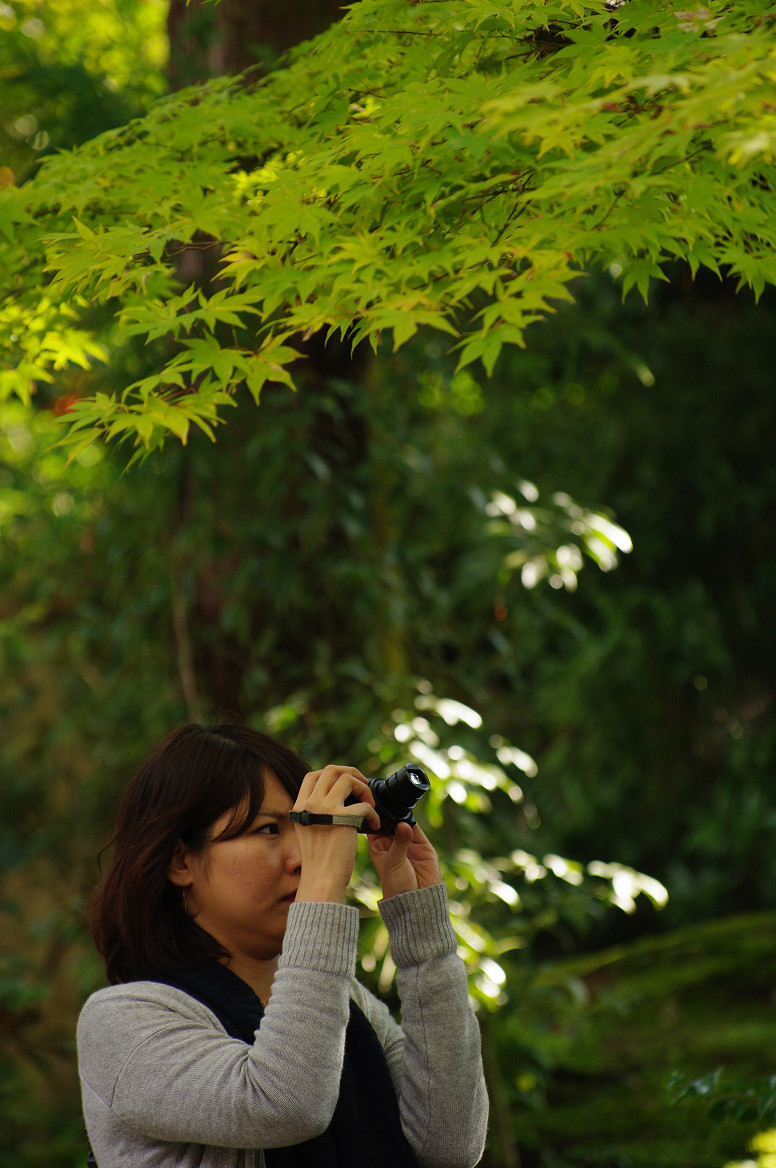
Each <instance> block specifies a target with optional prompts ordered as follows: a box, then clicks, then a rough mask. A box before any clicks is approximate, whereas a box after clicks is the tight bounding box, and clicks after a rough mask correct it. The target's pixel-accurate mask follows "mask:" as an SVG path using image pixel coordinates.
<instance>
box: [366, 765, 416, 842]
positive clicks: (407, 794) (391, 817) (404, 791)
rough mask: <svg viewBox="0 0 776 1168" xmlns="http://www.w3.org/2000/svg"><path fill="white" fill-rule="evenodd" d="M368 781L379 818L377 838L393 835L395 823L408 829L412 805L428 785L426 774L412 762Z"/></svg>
mask: <svg viewBox="0 0 776 1168" xmlns="http://www.w3.org/2000/svg"><path fill="white" fill-rule="evenodd" d="M368 782H369V789H370V791H371V792H372V795H373V796H374V801H375V810H376V811H377V814H378V815H379V816H380V832H379V834H380V835H393V834H394V832H395V831H396V826H397V824H399V823H408V824H409V825H410V827H412V825H413V824H414V823H415V816H414V815H413V814H412V812H413V809H414V807H415V804H416V803H417V802H418V800H419V799H421V798H422V797H423V795H425V793H426V791H428V789H429V788H430V786H431V783H430V781H429V778H428V775H427V774H426V772H425V771H424V770H422V769H421V767H419V766H416V765H415V763H413V762H409V763H407V764H406V765H405V766H403V767H401V768H400V769H399V770H398V771H394V773H393V774H391V775H386V777H385V778H384V779H369V780H368Z"/></svg>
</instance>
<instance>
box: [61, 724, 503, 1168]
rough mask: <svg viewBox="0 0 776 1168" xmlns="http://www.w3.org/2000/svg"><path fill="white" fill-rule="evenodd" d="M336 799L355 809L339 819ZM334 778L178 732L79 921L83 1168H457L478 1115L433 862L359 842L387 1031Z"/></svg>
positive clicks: (361, 790)
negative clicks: (375, 929) (393, 1000)
mask: <svg viewBox="0 0 776 1168" xmlns="http://www.w3.org/2000/svg"><path fill="white" fill-rule="evenodd" d="M352 797H354V798H355V802H351V803H348V804H347V805H346V800H348V799H351V798H352ZM292 810H294V811H297V812H300V811H305V810H306V811H309V812H313V813H315V814H322V815H343V814H344V815H348V816H353V817H364V818H366V819H367V820H368V822H369V825H370V826H372V827H377V826H379V816H378V815H377V812H376V811H375V808H374V799H373V796H372V793H371V791H370V789H369V787H368V785H367V783H366V781H365V780H364V778H363V776H362V775H361V774H360V773H359V772H358V771H357V770H356V769H355V768H353V767H345V766H327V767H325V768H324V769H323V770H321V771H313V772H310V773H307V767H306V764H305V763H304V762H303V761H302V759H301V758H299V757H298V756H297V755H296V754H294V753H293V752H292V751H290V750H288V749H286V748H285V747H283V746H281V745H280V744H279V743H277V742H275V741H274V740H273V739H271V738H269V737H267V736H266V735H262V734H259V733H257V732H255V731H253V730H250V729H247V728H245V727H238V726H232V725H226V724H224V725H218V726H212V727H206V728H203V727H201V726H198V725H189V726H184V727H183V728H181V729H179V730H176V731H173V733H172V734H170V735H168V737H167V738H166V739H165V740H164V741H163V742H162V743H161V744H160V745H159V746H158V747H157V748H156V750H154V751H153V753H152V754H151V755H150V756H149V758H148V759H147V760H146V761H145V763H144V764H143V766H142V767H141V769H140V770H139V771H138V773H137V774H136V775H135V777H134V778H133V779H132V781H131V782H130V784H129V786H128V788H127V790H126V792H125V795H124V799H123V802H122V805H121V808H120V811H119V817H118V822H117V828H116V835H115V838H114V855H113V860H112V862H111V866H110V869H109V871H108V872H107V873H106V876H105V879H104V881H103V883H102V886H101V888H100V889H99V890H98V892H97V894H96V896H95V900H94V902H93V909H92V923H93V929H94V934H95V939H96V942H97V946H98V948H99V949H100V952H101V953H102V955H103V957H104V958H105V963H106V969H107V975H108V980H109V981H110V982H111V986H110V987H109V988H106V989H103V990H99V991H98V992H97V993H96V994H93V995H92V997H91V998H90V999H89V1000H88V1002H87V1003H86V1005H85V1006H84V1009H83V1011H82V1014H81V1018H80V1020H79V1025H78V1054H79V1070H80V1074H81V1083H82V1091H83V1107H84V1115H85V1118H86V1126H87V1129H88V1132H89V1137H90V1141H91V1144H92V1148H93V1151H94V1154H95V1157H96V1160H97V1163H98V1164H99V1166H100V1168H136V1166H137V1168H139V1166H140V1165H144V1166H146V1165H153V1166H154V1168H172V1166H173V1165H175V1168H195V1166H196V1168H260V1166H262V1168H263V1166H264V1165H266V1166H267V1168H412V1166H414V1165H428V1166H439V1168H471V1166H472V1165H473V1164H475V1163H476V1162H477V1160H478V1159H479V1157H480V1155H481V1154H482V1148H483V1143H484V1136H485V1125H486V1121H487V1099H486V1094H485V1087H484V1082H483V1077H482V1069H481V1062H480V1054H479V1033H478V1028H477V1024H476V1020H475V1018H474V1016H473V1014H472V1012H471V1010H470V1008H469V1004H468V998H467V992H466V978H465V973H464V969H463V966H462V964H461V962H460V960H459V959H458V957H457V955H456V952H455V948H456V943H455V937H454V934H453V931H452V928H451V926H450V922H449V917H448V914H447V907H446V901H445V890H444V885H443V884H442V882H441V875H440V870H439V863H438V860H437V857H436V853H435V852H434V849H433V847H432V846H431V844H430V843H429V841H428V839H427V838H426V836H425V835H424V834H423V832H422V831H421V830H420V828H418V827H417V826H415V827H413V828H410V827H409V826H408V825H407V824H403V823H402V824H399V825H398V826H397V828H396V831H395V834H394V836H393V837H385V836H378V835H370V836H369V837H368V838H369V848H370V853H371V856H372V861H373V863H374V866H375V868H376V870H377V874H378V876H379V879H380V882H381V886H382V891H383V897H384V899H383V900H382V901H381V904H380V911H381V915H382V917H383V920H384V921H385V924H386V926H387V928H388V934H389V938H390V945H391V953H392V956H393V960H394V962H395V964H396V966H397V970H398V972H397V982H398V988H399V993H400V996H401V1002H402V1024H401V1027H400V1026H399V1025H398V1024H397V1023H396V1022H395V1021H394V1020H393V1018H392V1017H391V1015H390V1014H389V1012H388V1010H387V1008H386V1007H385V1006H384V1005H383V1004H382V1003H380V1002H379V1001H378V1000H377V999H375V998H374V997H373V996H372V995H371V994H370V993H368V991H367V990H366V989H364V987H362V986H360V985H359V984H358V983H357V982H356V981H355V979H354V971H355V959H356V942H357V931H358V910H357V909H355V908H353V907H350V906H346V905H345V904H344V899H345V891H346V888H347V886H348V882H349V880H350V878H351V874H352V871H353V865H354V862H355V855H356V832H355V830H354V829H353V828H352V827H349V826H342V825H337V826H321V825H317V824H316V825H310V826H301V825H298V824H296V823H293V822H292V821H291V820H290V819H289V812H290V811H292Z"/></svg>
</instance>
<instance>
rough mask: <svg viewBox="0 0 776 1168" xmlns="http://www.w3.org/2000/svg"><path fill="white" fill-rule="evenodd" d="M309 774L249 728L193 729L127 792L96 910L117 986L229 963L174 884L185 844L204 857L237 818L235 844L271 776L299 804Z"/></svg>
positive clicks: (170, 741)
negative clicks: (218, 824) (177, 855)
mask: <svg viewBox="0 0 776 1168" xmlns="http://www.w3.org/2000/svg"><path fill="white" fill-rule="evenodd" d="M308 769H309V768H308V766H307V764H306V763H305V762H304V760H303V759H302V758H300V757H299V755H298V754H295V753H294V751H293V750H289V749H288V748H287V747H285V746H282V745H281V744H280V743H279V742H276V741H275V739H274V738H270V737H268V736H267V735H266V734H260V733H259V732H258V731H256V730H251V729H249V728H248V727H247V726H233V725H230V724H229V723H222V724H220V725H216V726H199V725H197V724H191V725H188V726H182V727H180V729H178V730H173V731H172V733H171V734H168V735H167V737H166V738H164V739H163V741H162V742H160V743H159V745H158V746H157V747H156V749H155V750H153V751H152V752H151V754H150V755H149V756H148V758H147V759H146V760H145V762H144V763H143V765H142V766H141V767H140V770H139V771H138V772H137V774H135V776H134V777H133V778H132V779H131V780H130V782H129V784H128V785H127V788H126V790H125V792H124V796H123V798H122V801H121V804H120V806H119V811H118V816H117V820H116V833H115V835H114V837H113V840H112V846H113V858H112V860H111V863H110V866H109V868H108V871H107V872H106V873H105V877H104V879H103V881H102V883H101V884H100V887H99V888H98V889H97V891H96V893H95V895H94V898H93V900H92V904H91V922H92V932H93V934H94V939H95V942H96V944H97V948H98V949H99V951H100V953H101V954H102V956H103V958H104V959H105V967H106V971H107V975H108V980H109V981H110V982H111V984H113V985H116V984H118V983H120V982H126V981H136V980H142V979H143V978H152V977H155V976H159V975H163V974H165V973H170V972H172V971H173V970H175V969H183V968H186V967H187V966H193V965H201V964H203V963H205V962H207V961H211V960H214V959H216V960H217V959H219V958H221V959H223V958H224V957H228V956H229V954H228V952H227V951H226V950H225V949H224V948H223V946H221V945H220V944H219V943H218V942H217V941H216V940H215V938H213V937H211V936H210V934H209V933H206V932H205V931H204V929H201V928H200V927H199V925H197V924H195V923H194V921H193V920H192V918H191V917H190V916H189V915H188V913H187V912H186V911H185V905H184V898H183V896H182V893H181V889H180V888H176V887H175V885H173V884H172V882H171V881H170V880H169V879H168V875H169V871H170V864H171V862H172V858H173V852H174V850H175V847H176V844H177V842H178V840H182V841H183V842H184V843H185V844H186V845H187V847H189V848H191V849H192V850H193V851H194V852H199V851H202V849H203V848H204V847H205V846H206V845H207V844H208V843H210V842H212V841H211V838H210V832H211V829H212V827H213V824H214V823H215V821H216V820H217V819H218V818H219V817H220V816H222V815H224V814H225V812H227V811H230V810H231V811H232V812H233V814H232V817H231V819H230V821H229V823H228V824H227V826H226V827H225V828H224V830H223V831H222V832H221V833H220V834H219V836H218V839H233V838H234V837H235V836H238V835H240V834H241V833H242V832H243V831H245V829H246V828H247V827H248V826H249V824H250V823H252V822H253V820H254V819H255V818H256V815H257V814H258V812H259V810H260V808H261V804H262V800H263V798H264V782H265V778H266V775H267V772H268V771H271V772H272V773H273V774H275V775H277V778H278V779H279V781H280V783H281V784H282V785H283V787H284V788H285V789H286V791H288V793H289V795H291V797H292V799H296V796H297V794H298V792H299V788H300V786H301V783H302V779H303V778H304V776H305V774H306V773H307V771H308Z"/></svg>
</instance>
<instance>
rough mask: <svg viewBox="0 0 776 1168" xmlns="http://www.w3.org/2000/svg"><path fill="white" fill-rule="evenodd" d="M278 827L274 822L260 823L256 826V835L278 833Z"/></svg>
mask: <svg viewBox="0 0 776 1168" xmlns="http://www.w3.org/2000/svg"><path fill="white" fill-rule="evenodd" d="M279 831H280V829H279V827H278V825H277V824H276V823H262V825H261V827H257V828H256V832H255V834H256V835H278V833H279Z"/></svg>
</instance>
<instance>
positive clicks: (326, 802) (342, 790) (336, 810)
mask: <svg viewBox="0 0 776 1168" xmlns="http://www.w3.org/2000/svg"><path fill="white" fill-rule="evenodd" d="M348 800H350V802H348ZM294 810H295V811H312V812H313V813H315V814H318V815H343V814H344V815H352V816H353V817H354V818H355V817H357V816H358V817H361V818H365V819H366V820H367V821H368V823H369V826H370V827H372V828H373V829H375V830H377V829H378V828H379V826H380V817H379V816H378V814H377V812H376V811H375V809H374V796H373V795H372V792H371V790H370V788H369V784H368V783H367V781H366V779H365V778H364V776H363V775H362V774H361V772H360V771H359V770H356V768H355V767H347V766H335V765H329V766H326V767H324V768H323V770H320V771H310V772H309V774H307V775H305V777H304V779H303V780H302V785H301V787H300V789H299V794H298V796H297V799H296V802H295V803H294Z"/></svg>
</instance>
